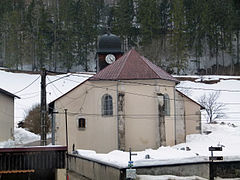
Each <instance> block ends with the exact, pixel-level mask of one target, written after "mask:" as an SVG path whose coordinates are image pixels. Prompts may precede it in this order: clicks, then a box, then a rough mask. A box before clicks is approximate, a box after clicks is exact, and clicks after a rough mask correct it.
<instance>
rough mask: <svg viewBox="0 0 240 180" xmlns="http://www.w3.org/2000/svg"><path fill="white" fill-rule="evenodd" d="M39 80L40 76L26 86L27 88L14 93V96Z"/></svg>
mask: <svg viewBox="0 0 240 180" xmlns="http://www.w3.org/2000/svg"><path fill="white" fill-rule="evenodd" d="M39 78H40V76H38V77H37V78H36V79H35V80H34V81H33V82H31V83H30V84H29V85H27V86H26V87H24V88H23V89H21V90H19V91H17V92H15V93H14V94H17V93H20V92H22V91H24V90H25V89H27V88H28V87H30V86H31V85H32V84H33V83H35V82H36V81H37V80H38V79H39Z"/></svg>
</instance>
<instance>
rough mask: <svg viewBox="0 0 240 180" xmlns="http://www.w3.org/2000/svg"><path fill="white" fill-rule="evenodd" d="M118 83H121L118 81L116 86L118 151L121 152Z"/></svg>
mask: <svg viewBox="0 0 240 180" xmlns="http://www.w3.org/2000/svg"><path fill="white" fill-rule="evenodd" d="M118 83H119V80H117V86H116V92H117V95H116V98H117V104H116V115H117V116H116V119H117V148H118V150H120V136H119V117H118V115H119V114H118Z"/></svg>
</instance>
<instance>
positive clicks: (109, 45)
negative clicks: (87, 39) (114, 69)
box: [97, 33, 123, 71]
mask: <svg viewBox="0 0 240 180" xmlns="http://www.w3.org/2000/svg"><path fill="white" fill-rule="evenodd" d="M121 46H122V43H121V40H120V38H119V37H118V36H116V35H114V34H111V33H107V34H104V35H102V36H101V37H100V38H99V41H98V48H97V55H98V61H97V71H100V70H102V69H104V68H105V67H106V66H108V65H109V64H112V63H113V62H114V61H115V60H117V59H118V58H120V57H121V56H122V55H123V51H122V47H121Z"/></svg>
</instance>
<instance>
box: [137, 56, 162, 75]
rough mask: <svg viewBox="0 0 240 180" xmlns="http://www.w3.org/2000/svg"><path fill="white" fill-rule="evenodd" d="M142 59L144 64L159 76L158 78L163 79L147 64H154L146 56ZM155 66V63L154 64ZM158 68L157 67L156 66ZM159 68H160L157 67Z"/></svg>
mask: <svg viewBox="0 0 240 180" xmlns="http://www.w3.org/2000/svg"><path fill="white" fill-rule="evenodd" d="M140 57H141V59H142V60H143V62H144V63H145V64H146V65H147V66H148V67H149V68H150V69H151V70H152V71H153V72H154V74H156V75H157V77H159V78H161V77H160V76H159V74H158V73H157V72H156V71H154V70H153V69H152V67H151V66H149V64H148V63H147V61H149V62H150V63H152V62H151V61H150V60H148V59H147V58H145V57H144V56H140ZM152 64H153V63H152ZM153 65H155V64H153ZM155 66H156V65H155ZM157 67H158V66H157Z"/></svg>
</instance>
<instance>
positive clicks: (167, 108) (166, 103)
mask: <svg viewBox="0 0 240 180" xmlns="http://www.w3.org/2000/svg"><path fill="white" fill-rule="evenodd" d="M164 112H165V116H170V99H169V96H168V94H164Z"/></svg>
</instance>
